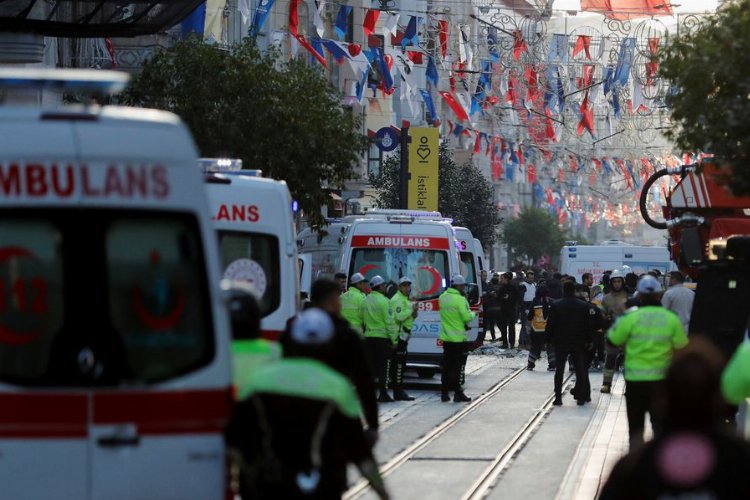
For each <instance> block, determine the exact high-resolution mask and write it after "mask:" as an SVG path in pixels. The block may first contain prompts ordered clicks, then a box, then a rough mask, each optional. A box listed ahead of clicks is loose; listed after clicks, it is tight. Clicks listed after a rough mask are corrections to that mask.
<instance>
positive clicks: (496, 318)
mask: <svg viewBox="0 0 750 500" xmlns="http://www.w3.org/2000/svg"><path fill="white" fill-rule="evenodd" d="M495 325H497V326H498V327H499V326H500V312H499V311H485V312H484V326H483V332H482V340H484V339H485V336H486V335H487V332H490V335H491V336H492V340H495Z"/></svg>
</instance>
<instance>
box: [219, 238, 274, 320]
mask: <svg viewBox="0 0 750 500" xmlns="http://www.w3.org/2000/svg"><path fill="white" fill-rule="evenodd" d="M219 252H220V254H221V263H222V266H223V272H222V278H225V279H231V280H239V281H246V282H248V283H249V284H250V286H252V287H253V288H254V289H255V290H256V291H257V292H258V295H259V296H260V297H261V304H260V313H261V316H262V317H266V316H268V315H269V314H271V313H272V312H274V311H275V310H276V309H278V307H279V304H280V303H281V278H280V275H279V265H280V263H279V240H278V238H276V237H275V236H273V235H270V234H260V233H244V232H234V231H219Z"/></svg>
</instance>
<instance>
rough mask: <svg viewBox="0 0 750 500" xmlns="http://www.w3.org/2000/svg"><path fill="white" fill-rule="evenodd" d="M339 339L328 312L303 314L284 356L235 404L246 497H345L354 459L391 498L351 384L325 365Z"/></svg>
mask: <svg viewBox="0 0 750 500" xmlns="http://www.w3.org/2000/svg"><path fill="white" fill-rule="evenodd" d="M334 336H335V333H334V326H333V322H332V321H331V316H330V315H329V314H327V313H326V312H325V311H322V310H321V309H317V308H310V309H308V310H306V311H304V312H302V313H300V315H299V316H297V318H296V319H295V320H294V323H293V324H292V326H291V329H290V333H289V339H288V340H289V342H288V344H287V347H286V349H285V351H284V358H283V359H281V360H279V361H277V362H275V363H270V364H267V365H265V366H263V367H260V368H259V369H258V371H257V372H256V373H255V376H254V377H253V380H252V383H251V388H250V392H249V396H248V397H247V398H246V399H244V400H242V401H241V402H239V403H237V405H236V406H235V409H234V414H233V416H232V418H231V420H230V422H229V425H228V426H227V433H226V438H227V443H228V444H229V446H230V447H231V448H232V449H234V450H238V451H239V455H240V456H241V457H242V462H241V465H240V470H241V472H240V477H239V479H240V481H239V483H240V493H241V494H242V498H259V499H266V498H269V499H271V498H284V499H300V500H302V499H305V500H307V499H320V500H323V499H336V498H341V495H342V493H343V492H344V491H345V489H346V486H347V481H346V471H347V465H348V464H349V463H351V464H354V465H356V466H357V468H358V469H359V470H360V472H361V473H362V474H363V476H364V477H366V478H367V479H368V480H369V481H370V484H371V485H372V487H373V489H374V490H375V492H376V493H377V494H378V496H379V497H380V498H388V492H387V491H386V489H385V485H384V483H383V480H382V477H381V476H380V473H379V471H378V467H377V463H376V462H375V460H374V458H373V455H372V450H371V448H370V446H369V444H368V442H367V439H366V437H365V434H364V430H363V428H362V422H361V420H360V412H361V410H360V407H359V402H358V401H357V396H356V394H355V392H354V389H353V388H352V386H351V382H350V381H349V380H348V379H347V378H346V377H344V376H343V375H342V374H340V373H339V372H337V371H336V370H334V369H332V368H331V367H329V366H327V365H326V364H325V363H323V362H322V360H324V359H330V358H331V356H332V353H331V352H328V351H330V350H331V349H332V347H333V343H332V340H333V338H334Z"/></svg>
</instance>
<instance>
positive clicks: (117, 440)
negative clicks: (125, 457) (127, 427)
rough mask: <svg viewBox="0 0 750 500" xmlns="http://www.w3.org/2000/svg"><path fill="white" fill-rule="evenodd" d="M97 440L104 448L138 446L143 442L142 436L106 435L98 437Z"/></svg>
mask: <svg viewBox="0 0 750 500" xmlns="http://www.w3.org/2000/svg"><path fill="white" fill-rule="evenodd" d="M97 442H98V443H99V446H101V447H103V448H119V447H121V446H138V445H139V444H141V436H104V437H100V438H99V439H97Z"/></svg>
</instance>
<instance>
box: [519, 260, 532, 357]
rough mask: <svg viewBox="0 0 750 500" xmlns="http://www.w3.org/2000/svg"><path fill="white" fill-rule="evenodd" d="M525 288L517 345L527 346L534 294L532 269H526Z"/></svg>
mask: <svg viewBox="0 0 750 500" xmlns="http://www.w3.org/2000/svg"><path fill="white" fill-rule="evenodd" d="M522 285H523V286H524V287H525V288H526V290H525V291H524V294H523V306H522V308H521V333H519V335H518V347H520V348H526V349H528V348H529V343H530V342H529V318H528V315H529V310H531V303H532V302H533V301H534V297H535V296H536V283H535V282H534V271H532V270H531V269H529V270H528V271H526V281H524V282H523V283H522Z"/></svg>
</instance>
